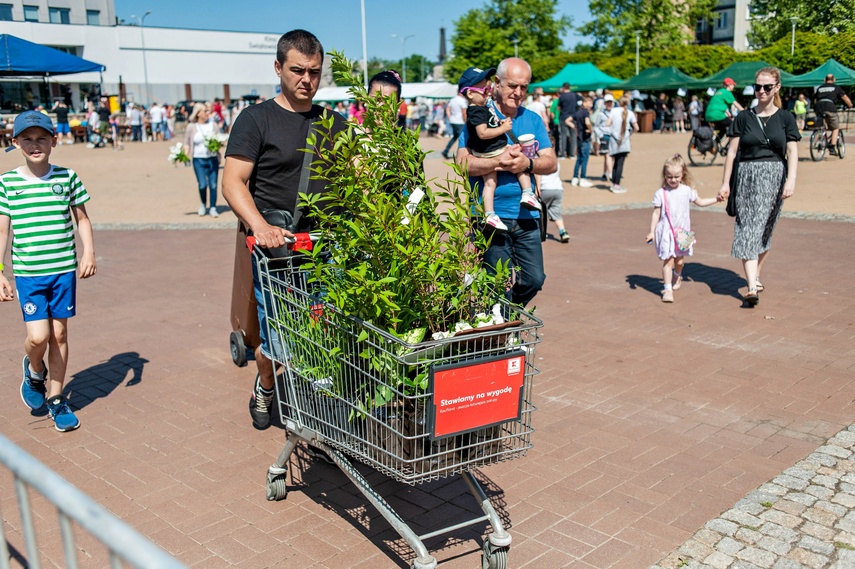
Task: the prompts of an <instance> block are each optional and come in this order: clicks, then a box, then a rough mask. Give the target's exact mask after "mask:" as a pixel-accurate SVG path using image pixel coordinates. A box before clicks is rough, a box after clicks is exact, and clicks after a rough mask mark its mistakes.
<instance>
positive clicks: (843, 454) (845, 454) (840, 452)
mask: <svg viewBox="0 0 855 569" xmlns="http://www.w3.org/2000/svg"><path fill="white" fill-rule="evenodd" d="M816 451H817V452H821V453H824V454H828V455H831V456H834V457H837V458H849V457H850V456H852V451H851V450H849V449H845V448H842V447H839V446H835V445H824V446H821V447H819V448H818V449H817V450H816Z"/></svg>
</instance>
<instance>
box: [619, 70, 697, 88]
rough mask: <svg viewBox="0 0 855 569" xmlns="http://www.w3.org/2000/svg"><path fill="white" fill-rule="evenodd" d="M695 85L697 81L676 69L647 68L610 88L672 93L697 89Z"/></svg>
mask: <svg viewBox="0 0 855 569" xmlns="http://www.w3.org/2000/svg"><path fill="white" fill-rule="evenodd" d="M697 83H698V80H697V79H695V78H694V77H692V76H690V75H686V74H685V73H683V72H682V71H680V70H679V69H677V68H676V67H649V68H647V69H645V70H644V71H642V72H641V73H639V74H638V75H636V76H635V77H630V78H629V79H627V80H626V81H622V82H620V83H614V84H612V85H611V88H612V89H621V90H623V91H632V90H634V89H636V90H638V91H673V90H675V89H679V88H681V87H683V88H686V89H691V88H699V87H698V85H697Z"/></svg>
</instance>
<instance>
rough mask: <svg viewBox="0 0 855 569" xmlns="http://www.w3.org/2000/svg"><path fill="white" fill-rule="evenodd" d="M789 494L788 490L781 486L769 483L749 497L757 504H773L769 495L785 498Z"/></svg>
mask: <svg viewBox="0 0 855 569" xmlns="http://www.w3.org/2000/svg"><path fill="white" fill-rule="evenodd" d="M786 493H787V489H786V488H784V487H783V486H781V485H780V484H774V483H772V482H767V483H766V484H764V485H762V486H761V487H760V488H758V489H757V490H756V491H754V492H751V493H750V494H749V495H748V499H749V500H754V501H756V502H771V501H772V500H770V496H768V495H769V494H771V495H772V496H783V495H784V494H786Z"/></svg>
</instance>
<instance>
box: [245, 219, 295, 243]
mask: <svg viewBox="0 0 855 569" xmlns="http://www.w3.org/2000/svg"><path fill="white" fill-rule="evenodd" d="M252 234H253V236H254V237H255V242H256V244H257V245H258V246H259V247H263V248H264V249H273V248H275V247H282V246H284V245H285V243H293V242H294V234H293V233H291V232H290V231H288V230H287V229H282V228H281V227H276V226H275V225H269V224H267V223H265V224H264V225H261V226H259V227H258V228H257V229H256V228H255V227H253V228H252Z"/></svg>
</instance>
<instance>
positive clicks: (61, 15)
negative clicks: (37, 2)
mask: <svg viewBox="0 0 855 569" xmlns="http://www.w3.org/2000/svg"><path fill="white" fill-rule="evenodd" d="M70 13H71V10H69V9H68V8H48V15H49V16H50V23H51V24H70V23H71V16H70Z"/></svg>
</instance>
